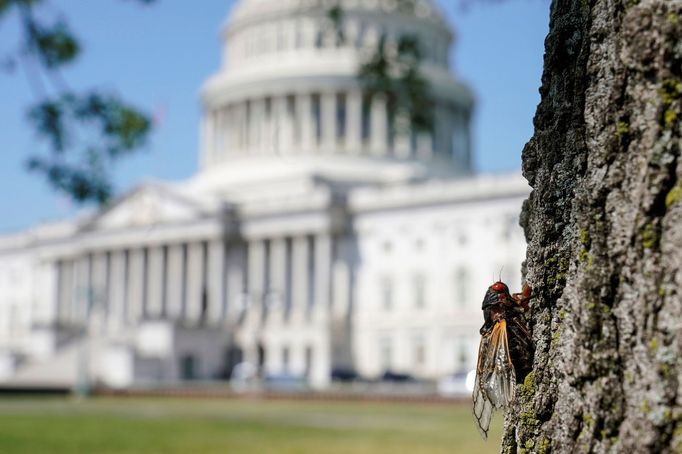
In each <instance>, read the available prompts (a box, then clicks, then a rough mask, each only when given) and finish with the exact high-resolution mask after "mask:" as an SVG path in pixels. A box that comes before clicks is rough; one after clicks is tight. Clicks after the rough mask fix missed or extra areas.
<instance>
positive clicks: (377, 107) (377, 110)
mask: <svg viewBox="0 0 682 454" xmlns="http://www.w3.org/2000/svg"><path fill="white" fill-rule="evenodd" d="M370 116H371V118H370V147H371V150H372V153H373V154H376V155H380V156H383V155H385V154H386V151H387V148H388V140H387V139H388V129H387V128H388V119H387V112H386V97H385V96H384V95H381V94H377V95H374V96H373V97H372V108H371V112H370Z"/></svg>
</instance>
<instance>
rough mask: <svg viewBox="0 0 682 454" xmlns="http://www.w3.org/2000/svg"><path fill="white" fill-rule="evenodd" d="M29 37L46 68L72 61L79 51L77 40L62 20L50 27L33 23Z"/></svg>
mask: <svg viewBox="0 0 682 454" xmlns="http://www.w3.org/2000/svg"><path fill="white" fill-rule="evenodd" d="M30 37H31V38H30V39H31V40H32V44H33V45H34V48H35V50H36V52H37V53H38V55H39V56H40V59H41V60H42V61H43V63H44V64H45V66H47V67H48V68H56V67H59V66H63V65H65V64H67V63H70V62H72V61H73V60H74V59H75V58H76V57H77V56H78V53H79V51H80V46H79V44H78V41H76V38H75V37H74V36H73V35H72V34H71V32H70V30H69V28H68V26H67V25H66V24H65V23H64V22H58V23H57V24H55V25H54V26H52V28H44V27H41V26H39V25H37V24H35V23H34V27H33V32H32V33H31V34H30Z"/></svg>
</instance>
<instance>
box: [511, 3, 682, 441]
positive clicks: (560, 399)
mask: <svg viewBox="0 0 682 454" xmlns="http://www.w3.org/2000/svg"><path fill="white" fill-rule="evenodd" d="M545 44H546V54H545V68H544V74H543V78H542V88H541V95H542V101H541V103H540V105H539V106H538V109H537V113H536V116H535V120H534V124H535V134H534V136H533V137H532V138H531V140H530V141H529V143H528V144H527V145H526V147H525V149H524V150H523V170H524V175H525V176H526V178H527V179H528V181H529V182H530V185H531V186H532V188H533V191H532V193H531V195H530V197H529V199H528V200H527V201H526V203H525V204H524V208H523V213H522V217H521V218H522V219H521V223H522V225H523V227H524V229H525V233H526V237H527V240H528V252H527V260H526V265H525V273H526V279H527V281H528V282H529V284H530V285H531V286H532V287H533V291H534V299H533V300H532V304H531V315H530V326H531V328H532V330H533V339H534V342H535V347H536V353H535V361H534V372H533V373H532V374H530V375H529V376H528V377H527V378H526V380H525V383H524V384H523V385H519V389H518V392H517V396H518V397H517V400H516V402H515V404H514V407H513V408H512V409H511V410H510V411H509V412H508V414H507V418H506V422H505V435H504V439H503V446H502V450H503V452H505V453H507V452H528V453H530V452H538V453H548V452H628V453H632V454H635V453H644V452H656V453H659V452H674V451H677V452H682V389H680V386H681V385H682V359H681V357H680V354H681V352H682V162H681V161H680V159H679V156H680V147H681V140H680V137H681V136H682V127H681V121H680V120H681V119H682V108H681V103H682V99H681V98H682V0H641V1H640V0H555V1H554V2H553V4H552V10H551V20H550V31H549V35H548V37H547V40H546V43H545Z"/></svg>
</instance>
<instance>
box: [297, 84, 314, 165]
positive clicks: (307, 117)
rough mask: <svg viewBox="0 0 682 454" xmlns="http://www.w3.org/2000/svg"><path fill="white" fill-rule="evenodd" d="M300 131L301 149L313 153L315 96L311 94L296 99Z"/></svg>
mask: <svg viewBox="0 0 682 454" xmlns="http://www.w3.org/2000/svg"><path fill="white" fill-rule="evenodd" d="M296 102H297V104H298V105H297V113H298V118H297V120H298V122H299V131H300V132H301V151H302V152H303V153H311V152H312V151H313V148H314V144H315V128H314V119H313V98H312V96H311V95H310V94H303V95H299V96H298V98H297V99H296Z"/></svg>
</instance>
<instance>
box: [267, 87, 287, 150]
mask: <svg viewBox="0 0 682 454" xmlns="http://www.w3.org/2000/svg"><path fill="white" fill-rule="evenodd" d="M286 116H287V98H286V96H278V97H276V98H273V100H272V115H271V118H272V120H271V125H272V128H273V132H272V147H273V150H274V152H275V154H278V155H281V154H284V153H287V152H289V151H290V150H289V148H288V147H287V146H285V144H284V135H285V131H284V129H285V120H286Z"/></svg>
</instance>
